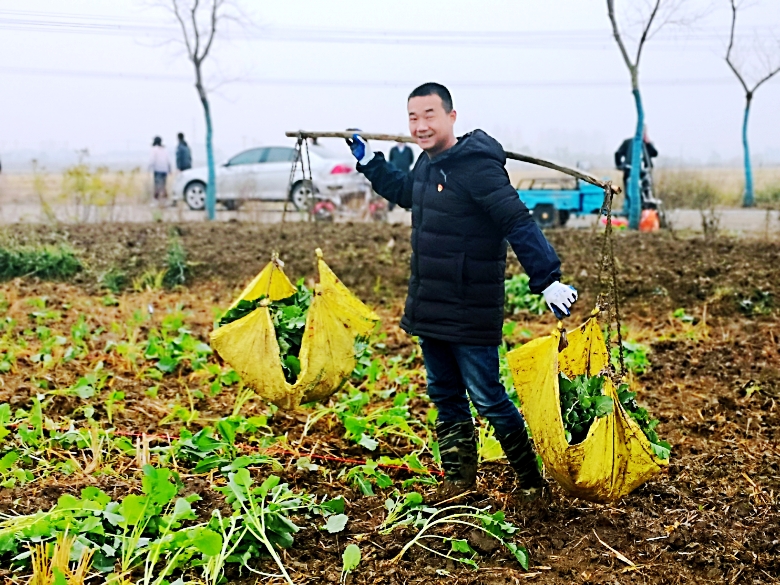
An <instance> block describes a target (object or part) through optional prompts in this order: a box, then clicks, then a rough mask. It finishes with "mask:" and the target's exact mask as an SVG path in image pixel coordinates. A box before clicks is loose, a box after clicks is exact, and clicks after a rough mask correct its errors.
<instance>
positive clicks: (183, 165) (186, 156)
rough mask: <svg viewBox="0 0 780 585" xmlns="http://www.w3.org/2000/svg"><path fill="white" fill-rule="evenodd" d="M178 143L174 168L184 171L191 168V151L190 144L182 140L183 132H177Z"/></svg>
mask: <svg viewBox="0 0 780 585" xmlns="http://www.w3.org/2000/svg"><path fill="white" fill-rule="evenodd" d="M178 138H179V145H178V146H177V147H176V169H177V170H179V171H186V170H187V169H191V168H192V152H190V145H189V144H187V141H186V140H184V134H182V133H181V132H179V134H178Z"/></svg>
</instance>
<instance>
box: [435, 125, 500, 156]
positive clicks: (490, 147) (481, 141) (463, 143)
mask: <svg viewBox="0 0 780 585" xmlns="http://www.w3.org/2000/svg"><path fill="white" fill-rule="evenodd" d="M473 156H480V157H489V158H494V159H496V160H497V161H499V162H500V163H501V164H502V165H504V164H506V153H505V152H504V148H503V147H502V146H501V144H500V143H499V142H498V140H496V139H495V138H493V137H492V136H490V135H489V134H488V133H487V132H485V131H484V130H472V131H471V132H469V133H468V134H464V135H463V136H461V137H460V138H458V143H457V144H456V145H455V146H453V147H452V148H450V149H449V150H445V151H444V152H443V153H441V154H440V155H438V156H436V157H434V158H432V159H431V163H432V164H439V163H442V162H444V161H445V160H446V161H449V160H456V159H459V158H463V157H473Z"/></svg>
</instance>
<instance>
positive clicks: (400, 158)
mask: <svg viewBox="0 0 780 585" xmlns="http://www.w3.org/2000/svg"><path fill="white" fill-rule="evenodd" d="M413 162H414V155H413V154H412V149H411V148H409V147H408V146H407V145H406V144H404V143H403V142H399V143H398V144H396V145H395V146H393V148H391V149H390V164H391V165H393V166H394V167H395V168H397V169H398V170H399V171H403V172H405V173H409V172H411V170H412V163H413ZM394 208H395V203H392V202H391V203H390V204H389V205H388V206H387V210H388V211H393V209H394Z"/></svg>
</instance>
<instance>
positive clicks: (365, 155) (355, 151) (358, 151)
mask: <svg viewBox="0 0 780 585" xmlns="http://www.w3.org/2000/svg"><path fill="white" fill-rule="evenodd" d="M347 144H349V148H350V150H351V151H352V156H354V157H355V158H356V159H357V161H358V162H359V163H360V164H361V165H367V164H368V163H369V162H371V159H372V158H374V152H373V151H372V150H371V147H370V146H369V145H368V142H367V141H366V140H365V139H364V138H363V137H362V136H361V135H360V134H353V135H352V138H347Z"/></svg>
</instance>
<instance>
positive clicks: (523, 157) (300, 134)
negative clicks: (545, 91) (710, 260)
mask: <svg viewBox="0 0 780 585" xmlns="http://www.w3.org/2000/svg"><path fill="white" fill-rule="evenodd" d="M353 134H354V132H309V131H305V130H298V131H296V132H285V136H289V137H290V138H352V135H353ZM360 135H361V136H362V137H363V138H365V139H366V140H381V141H385V142H410V143H414V138H412V137H411V136H403V135H401V134H372V133H370V132H360ZM505 153H506V157H507V158H508V159H512V160H516V161H520V162H524V163H528V164H532V165H537V166H540V167H545V168H548V169H552V170H554V171H558V172H560V173H564V174H565V175H569V176H570V177H575V178H577V179H581V180H583V181H585V182H586V183H590V184H591V185H596V186H597V187H601V188H602V189H607V188H610V189H612V192H613V193H614V194H615V195H617V194H618V193H620V188H619V187H615V186H614V185H611V184H610V183H609V182H607V181H602V180H601V179H598V178H596V177H594V176H593V175H590V174H588V173H583V172H582V171H579V170H577V169H571V168H569V167H565V166H563V165H559V164H556V163H554V162H550V161H548V160H544V159H541V158H536V157H533V156H528V155H527V154H520V153H517V152H510V151H508V150H507V151H505Z"/></svg>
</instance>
